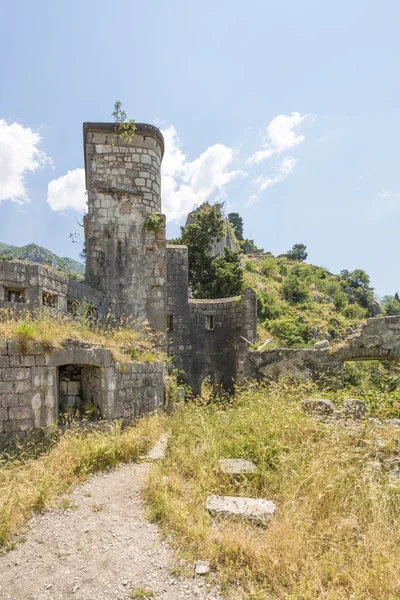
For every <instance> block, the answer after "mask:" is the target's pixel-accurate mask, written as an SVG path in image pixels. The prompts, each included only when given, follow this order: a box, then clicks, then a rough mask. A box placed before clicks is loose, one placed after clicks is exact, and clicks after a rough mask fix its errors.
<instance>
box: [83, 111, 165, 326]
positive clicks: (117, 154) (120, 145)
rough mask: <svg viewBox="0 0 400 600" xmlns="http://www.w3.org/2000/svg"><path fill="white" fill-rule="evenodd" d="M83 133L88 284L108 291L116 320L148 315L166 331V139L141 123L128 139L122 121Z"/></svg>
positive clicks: (94, 126) (94, 125) (92, 125)
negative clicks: (163, 187) (121, 130)
mask: <svg viewBox="0 0 400 600" xmlns="http://www.w3.org/2000/svg"><path fill="white" fill-rule="evenodd" d="M83 138H84V151H85V171H86V189H87V193H88V217H87V259H86V281H87V283H88V284H89V285H91V286H92V287H94V288H96V289H98V290H101V291H102V292H104V294H105V297H106V303H105V310H104V309H103V312H106V311H108V312H109V313H110V314H111V315H112V316H113V317H115V318H116V319H120V318H126V317H133V318H135V319H139V320H145V319H147V320H148V321H149V322H150V324H151V325H152V326H153V327H155V328H157V329H160V330H162V331H165V329H166V322H165V321H166V316H165V308H166V254H165V253H166V242H165V218H164V215H162V214H161V174H160V170H161V161H162V157H163V154H164V139H163V136H162V134H161V132H160V130H159V129H157V127H154V126H153V125H147V124H145V123H137V124H136V132H135V135H134V136H133V137H132V140H131V141H126V140H124V139H122V138H121V137H120V136H119V135H118V129H117V126H116V124H115V123H84V124H83ZM152 213H154V214H153V216H152V217H150V215H151V214H152ZM149 217H150V218H149Z"/></svg>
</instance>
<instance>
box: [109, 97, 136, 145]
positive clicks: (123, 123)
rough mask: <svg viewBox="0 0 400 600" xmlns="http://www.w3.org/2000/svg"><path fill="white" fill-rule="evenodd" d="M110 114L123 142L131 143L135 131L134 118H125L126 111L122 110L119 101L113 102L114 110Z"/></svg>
mask: <svg viewBox="0 0 400 600" xmlns="http://www.w3.org/2000/svg"><path fill="white" fill-rule="evenodd" d="M111 114H112V116H113V118H114V121H115V131H116V132H117V133H118V135H119V136H121V138H122V139H123V140H124V141H125V142H128V144H131V143H132V139H133V136H134V135H135V132H136V124H135V121H134V119H129V120H128V121H127V120H126V119H127V117H126V112H125V111H124V110H122V103H121V102H119V101H117V102H116V103H115V104H114V110H113V112H112V113H111Z"/></svg>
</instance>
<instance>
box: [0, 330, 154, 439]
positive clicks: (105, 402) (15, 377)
mask: <svg viewBox="0 0 400 600" xmlns="http://www.w3.org/2000/svg"><path fill="white" fill-rule="evenodd" d="M67 365H70V366H72V367H73V368H72V370H71V371H70V372H71V376H70V377H68V376H65V366H67ZM60 367H61V369H60ZM77 367H79V368H81V380H80V381H79V379H78V368H77ZM74 369H75V370H74ZM164 369H165V364H164V363H163V362H156V363H150V364H148V363H115V362H114V361H113V360H112V357H111V353H110V352H109V351H108V350H105V349H103V348H97V347H92V346H91V345H90V344H83V343H79V344H78V343H76V344H74V345H72V344H70V345H68V346H65V347H63V348H61V349H60V350H56V351H54V352H50V353H49V352H47V353H46V352H45V351H44V350H43V348H42V347H41V346H40V344H39V343H37V342H34V343H32V344H31V346H30V348H29V349H28V351H27V352H26V353H24V354H22V353H21V351H20V349H19V347H18V345H17V343H16V341H15V340H5V339H2V340H0V438H1V437H13V436H16V435H18V436H20V437H22V436H24V435H25V434H26V432H27V431H29V430H31V429H32V428H38V427H46V426H49V425H52V424H53V423H55V422H56V421H57V419H58V415H59V406H60V399H61V400H63V399H65V398H68V397H69V401H70V402H71V403H75V404H76V403H77V397H78V396H79V395H80V393H81V392H83V398H84V399H87V400H91V401H92V402H93V404H95V405H96V406H97V407H98V408H99V411H100V415H101V418H102V419H118V418H126V417H129V418H132V417H137V416H139V415H141V414H144V413H147V412H150V411H153V410H156V409H157V408H159V407H162V406H163V399H164ZM60 371H61V374H62V377H61V381H59V375H60ZM74 374H75V375H74ZM67 402H68V400H67Z"/></svg>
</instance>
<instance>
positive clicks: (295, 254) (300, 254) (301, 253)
mask: <svg viewBox="0 0 400 600" xmlns="http://www.w3.org/2000/svg"><path fill="white" fill-rule="evenodd" d="M306 250H307V246H305V245H304V244H294V246H293V248H292V249H291V250H289V252H287V256H288V257H289V258H293V259H294V260H300V261H301V262H304V261H305V260H306V258H307V256H308V254H307V252H306Z"/></svg>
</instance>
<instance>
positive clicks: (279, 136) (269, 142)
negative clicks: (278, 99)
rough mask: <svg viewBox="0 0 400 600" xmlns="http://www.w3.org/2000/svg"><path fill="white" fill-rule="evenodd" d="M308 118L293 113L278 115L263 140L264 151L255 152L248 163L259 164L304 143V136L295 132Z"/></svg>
mask: <svg viewBox="0 0 400 600" xmlns="http://www.w3.org/2000/svg"><path fill="white" fill-rule="evenodd" d="M306 116H307V115H301V114H300V113H298V112H293V113H292V114H291V115H278V116H276V117H275V118H274V119H272V121H271V122H270V124H269V125H268V127H267V131H266V133H265V135H264V136H263V139H262V144H263V150H259V151H258V152H255V153H254V154H253V155H252V156H250V158H248V159H247V162H248V163H249V164H258V163H260V162H262V161H263V160H265V159H267V158H270V157H271V156H272V155H273V154H279V153H280V152H284V151H285V150H289V149H290V148H293V147H294V146H297V144H300V143H301V142H303V141H304V139H305V138H304V135H297V133H296V131H295V130H296V129H297V127H298V126H299V125H300V124H301V123H302V122H303V121H304V119H305V118H306Z"/></svg>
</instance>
